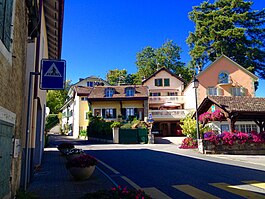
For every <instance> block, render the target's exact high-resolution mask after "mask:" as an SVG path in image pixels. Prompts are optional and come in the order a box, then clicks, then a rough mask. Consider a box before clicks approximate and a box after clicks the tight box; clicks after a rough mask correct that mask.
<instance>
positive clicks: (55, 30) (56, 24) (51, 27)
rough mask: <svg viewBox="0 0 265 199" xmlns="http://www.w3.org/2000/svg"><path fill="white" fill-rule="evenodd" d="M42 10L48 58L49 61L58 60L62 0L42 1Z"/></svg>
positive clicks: (61, 27) (59, 55)
mask: <svg viewBox="0 0 265 199" xmlns="http://www.w3.org/2000/svg"><path fill="white" fill-rule="evenodd" d="M43 8H44V17H45V21H46V31H47V40H48V52H49V54H48V56H49V59H60V58H61V52H62V32H63V16H64V0H43Z"/></svg>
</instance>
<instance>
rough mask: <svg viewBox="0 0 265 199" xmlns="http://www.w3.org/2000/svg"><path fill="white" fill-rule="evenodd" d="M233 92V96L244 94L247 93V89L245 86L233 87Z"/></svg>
mask: <svg viewBox="0 0 265 199" xmlns="http://www.w3.org/2000/svg"><path fill="white" fill-rule="evenodd" d="M231 94H232V95H233V96H243V95H245V89H244V88H243V87H232V88H231Z"/></svg>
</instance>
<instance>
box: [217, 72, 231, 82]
mask: <svg viewBox="0 0 265 199" xmlns="http://www.w3.org/2000/svg"><path fill="white" fill-rule="evenodd" d="M218 81H219V84H227V83H229V75H228V73H225V72H222V73H220V74H219V76H218Z"/></svg>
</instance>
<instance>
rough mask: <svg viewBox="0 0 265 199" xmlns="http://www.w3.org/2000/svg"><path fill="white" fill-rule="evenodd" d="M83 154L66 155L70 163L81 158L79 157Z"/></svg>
mask: <svg viewBox="0 0 265 199" xmlns="http://www.w3.org/2000/svg"><path fill="white" fill-rule="evenodd" d="M82 154H83V153H79V154H71V155H66V159H67V160H68V161H70V160H72V159H74V158H77V157H79V156H80V155H82Z"/></svg>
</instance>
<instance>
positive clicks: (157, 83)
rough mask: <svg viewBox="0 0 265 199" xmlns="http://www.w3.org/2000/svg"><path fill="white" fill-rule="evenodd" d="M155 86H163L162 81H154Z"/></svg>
mask: <svg viewBox="0 0 265 199" xmlns="http://www.w3.org/2000/svg"><path fill="white" fill-rule="evenodd" d="M155 86H163V82H162V79H155Z"/></svg>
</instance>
